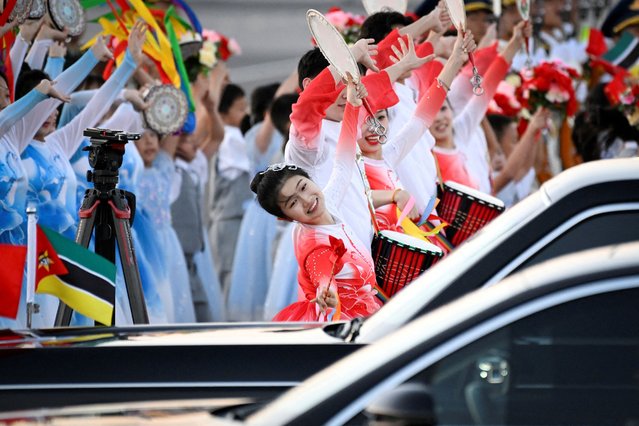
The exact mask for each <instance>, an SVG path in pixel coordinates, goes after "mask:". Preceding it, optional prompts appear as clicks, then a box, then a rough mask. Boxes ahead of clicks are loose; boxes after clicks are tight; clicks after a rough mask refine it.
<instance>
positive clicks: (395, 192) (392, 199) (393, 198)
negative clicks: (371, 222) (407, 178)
mask: <svg viewBox="0 0 639 426" xmlns="http://www.w3.org/2000/svg"><path fill="white" fill-rule="evenodd" d="M401 190H402V189H401V188H395V190H394V191H393V195H391V203H394V202H395V194H397V192H399V191H401Z"/></svg>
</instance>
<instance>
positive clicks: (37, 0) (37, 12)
mask: <svg viewBox="0 0 639 426" xmlns="http://www.w3.org/2000/svg"><path fill="white" fill-rule="evenodd" d="M45 13H47V5H46V3H45V0H33V3H32V4H31V12H29V19H40V18H42V17H43V16H44V15H45Z"/></svg>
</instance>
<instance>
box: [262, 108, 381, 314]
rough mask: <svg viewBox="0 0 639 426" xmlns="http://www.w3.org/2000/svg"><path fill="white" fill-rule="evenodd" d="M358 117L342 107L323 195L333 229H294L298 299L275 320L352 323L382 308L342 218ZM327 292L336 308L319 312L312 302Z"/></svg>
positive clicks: (369, 269)
mask: <svg viewBox="0 0 639 426" xmlns="http://www.w3.org/2000/svg"><path fill="white" fill-rule="evenodd" d="M358 113H359V108H353V107H352V106H351V105H350V104H347V105H346V110H345V112H344V121H343V122H342V129H341V132H340V135H339V141H338V143H337V146H336V148H335V161H334V166H333V168H332V172H331V175H330V178H329V180H328V184H327V185H326V187H325V188H324V190H323V193H324V200H325V205H326V208H327V209H328V211H329V212H330V213H331V215H332V216H333V218H334V220H335V224H332V225H305V224H301V223H298V224H296V226H295V230H294V232H293V243H294V246H295V257H296V258H297V262H298V265H299V273H298V281H299V285H300V300H299V301H298V302H295V303H293V304H292V305H289V306H287V307H286V308H284V309H283V310H282V311H280V312H279V313H278V314H277V315H276V316H275V318H273V320H274V321H330V320H339V319H342V320H343V319H351V318H355V317H364V316H368V315H370V314H372V313H374V312H375V311H377V310H378V309H379V308H380V306H381V302H380V301H379V299H378V298H377V297H376V291H375V284H376V281H375V267H374V264H373V259H372V258H371V255H370V248H369V244H368V241H365V242H362V240H360V239H359V238H358V237H357V236H356V235H355V233H354V232H353V230H352V229H351V228H350V226H349V225H348V224H347V223H345V222H344V221H343V220H342V219H341V217H342V216H343V215H344V214H345V213H346V209H348V208H349V207H348V206H347V204H346V203H345V201H346V198H347V197H348V194H349V187H351V186H352V184H351V178H352V177H353V175H355V174H356V172H355V168H356V163H355V153H356V146H357V142H356V141H357V134H358V129H359V126H360V121H359V120H358ZM363 116H364V114H362V117H361V118H362V120H363V118H364V117H363ZM358 178H359V177H358ZM365 217H367V216H365ZM360 219H361V220H363V219H364V218H360ZM328 287H330V288H331V289H332V290H333V291H334V292H336V294H337V296H338V306H337V308H329V309H327V311H326V313H321V312H320V309H319V305H318V304H317V303H316V302H315V301H312V300H313V299H315V298H316V297H317V295H318V294H319V293H320V292H321V291H323V289H325V288H328Z"/></svg>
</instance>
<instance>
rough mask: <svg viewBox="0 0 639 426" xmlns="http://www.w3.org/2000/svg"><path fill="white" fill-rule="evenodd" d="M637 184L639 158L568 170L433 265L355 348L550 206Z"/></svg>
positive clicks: (364, 331) (373, 320)
mask: <svg viewBox="0 0 639 426" xmlns="http://www.w3.org/2000/svg"><path fill="white" fill-rule="evenodd" d="M626 179H635V180H636V179H639V158H624V159H612V160H600V161H593V162H590V163H585V164H581V165H579V166H576V167H572V168H570V169H568V170H566V171H564V172H562V173H561V174H559V175H557V176H555V177H554V178H552V179H550V180H549V181H547V182H546V183H544V184H543V185H542V186H541V188H540V189H539V191H537V192H535V193H533V194H532V195H530V196H529V197H527V198H525V199H524V200H522V201H521V202H519V203H518V204H516V205H514V206H513V207H511V208H509V209H508V210H506V211H505V212H504V213H503V214H502V215H500V216H499V217H497V218H496V219H495V220H493V221H492V222H491V223H489V224H488V225H486V226H485V227H484V228H483V229H481V230H480V231H479V232H478V233H477V234H476V235H475V236H474V237H473V238H472V239H471V240H468V241H466V242H465V243H464V244H463V245H461V246H460V247H458V248H456V249H455V251H454V252H453V253H451V255H449V256H447V257H446V258H444V259H443V260H441V261H439V262H438V263H436V264H435V265H434V266H433V267H432V268H430V269H429V270H428V271H426V272H425V273H424V274H422V275H421V276H420V277H419V278H418V279H417V280H416V281H415V282H414V283H412V284H411V285H410V286H408V287H406V288H404V289H403V290H402V291H401V292H399V293H398V294H397V295H395V296H393V298H392V299H391V300H390V301H388V303H386V305H385V306H384V307H383V308H382V309H381V310H380V311H379V312H378V313H376V314H375V315H373V316H371V317H370V318H369V319H367V320H366V321H365V322H364V324H363V325H362V327H361V330H360V334H359V337H358V338H357V341H358V342H361V343H371V342H374V341H376V340H377V339H379V338H381V337H383V336H385V335H387V334H388V333H390V332H392V331H394V330H396V329H398V328H399V327H401V326H402V325H403V324H405V323H406V322H407V321H408V319H410V318H412V317H413V316H414V315H415V314H417V313H418V312H419V310H420V309H421V308H422V306H423V305H424V303H425V301H427V300H431V299H433V298H434V297H435V296H436V295H437V294H439V293H440V292H441V291H442V290H444V289H445V288H447V287H448V285H449V283H450V282H452V281H454V280H455V279H456V277H457V276H459V274H460V273H462V272H464V271H466V270H468V269H469V268H470V267H471V266H472V265H474V264H476V263H477V262H478V261H480V260H481V259H482V258H483V256H484V254H485V252H486V251H491V250H493V249H494V248H495V247H497V246H499V245H500V244H501V243H502V242H503V241H504V240H505V239H506V238H507V237H509V236H510V235H512V233H513V232H515V231H516V230H518V229H521V228H522V227H524V226H525V225H526V224H527V223H528V222H530V221H531V220H532V219H533V218H535V217H537V216H538V215H539V214H541V213H542V212H543V211H544V210H546V209H547V208H548V207H549V206H550V205H552V204H554V203H556V202H557V201H558V200H561V199H562V198H564V197H565V196H567V195H569V194H571V193H573V192H575V191H577V190H579V189H581V188H584V187H586V186H589V185H593V184H597V183H606V182H614V181H619V180H626Z"/></svg>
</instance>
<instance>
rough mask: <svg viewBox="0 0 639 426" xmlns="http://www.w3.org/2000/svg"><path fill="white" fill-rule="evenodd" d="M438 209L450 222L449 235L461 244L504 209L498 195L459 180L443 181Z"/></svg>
mask: <svg viewBox="0 0 639 426" xmlns="http://www.w3.org/2000/svg"><path fill="white" fill-rule="evenodd" d="M443 186H444V188H443V191H442V192H440V194H439V199H440V200H441V201H440V203H439V206H437V211H438V213H439V217H441V218H442V219H443V220H444V221H446V222H447V223H448V226H447V227H446V228H445V232H446V238H448V240H449V241H450V242H451V243H452V244H453V245H454V246H458V245H459V244H461V243H462V242H464V241H465V240H466V239H467V238H468V237H470V236H472V235H473V234H474V233H475V232H477V231H479V230H480V229H481V228H483V227H484V226H485V225H486V224H487V223H488V222H490V221H491V220H493V219H494V218H496V217H497V216H499V215H500V214H501V212H503V211H504V203H503V202H502V201H501V200H499V199H498V198H495V197H491V196H490V195H488V194H484V193H483V192H480V191H477V190H476V189H473V188H470V187H467V186H465V185H461V184H459V183H456V182H450V181H448V182H446V183H444V185H443Z"/></svg>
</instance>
